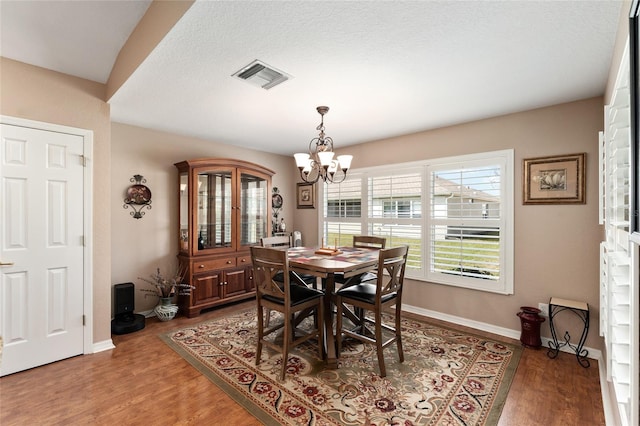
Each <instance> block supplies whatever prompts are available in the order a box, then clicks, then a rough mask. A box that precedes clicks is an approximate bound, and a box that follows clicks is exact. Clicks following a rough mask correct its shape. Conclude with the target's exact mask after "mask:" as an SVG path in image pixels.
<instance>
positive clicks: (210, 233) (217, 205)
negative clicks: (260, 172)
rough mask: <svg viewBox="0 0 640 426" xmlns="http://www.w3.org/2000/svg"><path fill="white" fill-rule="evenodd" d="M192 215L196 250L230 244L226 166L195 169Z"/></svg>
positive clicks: (228, 173) (230, 190)
mask: <svg viewBox="0 0 640 426" xmlns="http://www.w3.org/2000/svg"><path fill="white" fill-rule="evenodd" d="M197 183H198V189H197V193H198V199H197V203H198V205H197V209H198V210H197V211H198V214H197V216H196V219H197V224H196V227H197V228H196V229H197V231H198V250H206V249H212V248H222V247H231V246H232V219H233V218H232V208H231V207H232V194H233V187H232V183H233V182H232V174H231V171H230V170H223V171H203V172H200V173H198V182H197Z"/></svg>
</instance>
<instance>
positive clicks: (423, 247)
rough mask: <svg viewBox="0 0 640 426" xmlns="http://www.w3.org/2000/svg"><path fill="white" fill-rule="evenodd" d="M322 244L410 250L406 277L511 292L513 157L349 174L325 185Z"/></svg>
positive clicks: (503, 155) (476, 157)
mask: <svg viewBox="0 0 640 426" xmlns="http://www.w3.org/2000/svg"><path fill="white" fill-rule="evenodd" d="M323 188H324V203H323V208H324V214H323V217H322V220H321V226H322V229H323V232H322V234H323V238H324V240H325V242H326V243H327V244H329V245H333V244H335V243H336V242H338V244H339V245H351V243H352V241H353V235H375V236H381V237H385V238H386V239H387V247H394V246H398V245H408V246H409V254H408V256H407V270H406V277H408V278H413V279H418V280H428V281H433V282H438V283H442V284H449V285H455V286H462V287H467V288H473V289H477V290H486V291H491V292H498V293H503V294H511V293H513V150H505V151H497V152H489V153H483V154H473V155H466V156H460V157H454V158H445V159H438V160H429V161H423V162H417V163H410V164H394V165H393V166H384V167H375V168H370V169H365V170H358V171H355V172H354V171H353V170H352V171H350V172H349V177H348V179H347V180H345V182H342V183H340V184H326V185H324V187H323Z"/></svg>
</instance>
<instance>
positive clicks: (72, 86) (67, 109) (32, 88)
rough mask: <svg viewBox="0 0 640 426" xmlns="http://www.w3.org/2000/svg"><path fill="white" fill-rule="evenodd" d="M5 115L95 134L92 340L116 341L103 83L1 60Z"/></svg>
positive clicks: (107, 129)
mask: <svg viewBox="0 0 640 426" xmlns="http://www.w3.org/2000/svg"><path fill="white" fill-rule="evenodd" d="M0 61H1V62H0V75H1V76H0V88H1V92H0V114H2V115H7V116H12V117H19V118H25V119H29V120H35V121H43V122H48V123H54V124H60V125H65V126H70V127H77V128H81V129H87V130H92V131H93V159H91V161H92V162H93V188H90V189H89V190H91V191H93V200H94V211H93V321H94V323H93V339H94V342H101V341H105V340H109V339H111V326H110V321H111V317H110V312H111V308H110V306H111V293H110V288H111V241H110V239H111V209H110V207H109V203H110V196H109V194H110V192H111V182H110V180H109V174H110V166H111V155H110V146H109V145H110V143H111V134H110V131H111V129H110V125H109V105H108V104H107V103H105V102H104V101H103V98H104V92H105V87H104V85H102V84H99V83H95V82H91V81H88V80H83V79H80V78H76V77H71V76H69V75H65V74H60V73H57V72H53V71H48V70H45V69H43V68H38V67H34V66H31V65H26V64H24V63H21V62H16V61H13V60H10V59H6V58H0Z"/></svg>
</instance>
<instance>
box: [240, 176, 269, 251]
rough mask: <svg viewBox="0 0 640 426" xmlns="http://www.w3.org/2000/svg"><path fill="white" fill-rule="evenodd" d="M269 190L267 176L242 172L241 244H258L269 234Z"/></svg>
mask: <svg viewBox="0 0 640 426" xmlns="http://www.w3.org/2000/svg"><path fill="white" fill-rule="evenodd" d="M268 190H269V188H268V183H267V179H266V178H264V177H262V176H256V175H252V174H249V173H244V172H241V173H240V245H252V244H258V243H260V238H262V237H266V236H268V228H267V226H268V225H267V223H268V221H269V211H268V203H267V196H268V192H267V191H268Z"/></svg>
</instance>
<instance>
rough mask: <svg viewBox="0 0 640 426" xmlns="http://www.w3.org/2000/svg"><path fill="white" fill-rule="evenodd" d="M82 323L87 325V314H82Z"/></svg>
mask: <svg viewBox="0 0 640 426" xmlns="http://www.w3.org/2000/svg"><path fill="white" fill-rule="evenodd" d="M82 325H83V326H84V325H87V316H86V315H82Z"/></svg>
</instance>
